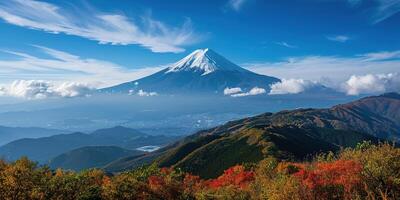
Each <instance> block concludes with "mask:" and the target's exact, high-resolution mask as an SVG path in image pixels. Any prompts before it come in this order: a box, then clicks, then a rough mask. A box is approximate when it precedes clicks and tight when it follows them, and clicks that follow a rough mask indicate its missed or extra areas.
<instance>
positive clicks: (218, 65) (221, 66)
mask: <svg viewBox="0 0 400 200" xmlns="http://www.w3.org/2000/svg"><path fill="white" fill-rule="evenodd" d="M216 70H240V71H241V70H244V69H243V68H241V67H239V66H237V65H235V64H233V63H232V62H230V61H229V60H227V59H225V58H224V57H222V56H220V55H218V54H217V53H215V52H214V51H213V50H211V49H198V50H195V51H193V52H192V53H191V54H189V55H188V56H186V57H185V58H183V59H182V60H180V61H178V62H177V63H175V64H173V65H172V66H171V67H169V68H168V70H167V71H166V72H165V73H172V72H180V71H193V72H200V73H201V75H202V76H204V75H207V74H210V73H212V72H214V71H216Z"/></svg>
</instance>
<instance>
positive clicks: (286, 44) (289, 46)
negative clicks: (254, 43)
mask: <svg viewBox="0 0 400 200" xmlns="http://www.w3.org/2000/svg"><path fill="white" fill-rule="evenodd" d="M275 44H277V45H280V46H283V47H286V48H290V49H294V48H297V46H294V45H291V44H288V43H287V42H276V43H275Z"/></svg>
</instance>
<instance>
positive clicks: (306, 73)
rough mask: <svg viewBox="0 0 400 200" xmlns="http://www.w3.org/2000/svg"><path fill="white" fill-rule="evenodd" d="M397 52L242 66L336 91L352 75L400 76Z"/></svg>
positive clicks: (309, 58) (316, 57) (312, 57)
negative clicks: (398, 74) (394, 74)
mask: <svg viewBox="0 0 400 200" xmlns="http://www.w3.org/2000/svg"><path fill="white" fill-rule="evenodd" d="M398 52H399V51H393V52H383V53H382V52H377V53H376V52H375V53H374V52H372V53H368V54H363V55H356V56H352V57H340V56H306V57H291V58H287V59H285V60H284V61H280V62H266V63H247V64H242V66H244V67H245V68H247V69H249V70H251V71H254V72H256V73H259V74H264V75H269V76H275V77H278V78H281V79H304V80H311V81H317V82H321V83H323V84H324V85H326V86H328V87H331V88H337V87H339V86H340V84H341V83H343V82H345V81H347V79H348V78H349V77H350V76H352V75H358V76H360V75H365V74H366V73H370V74H388V73H400V67H399V66H400V56H399V53H398Z"/></svg>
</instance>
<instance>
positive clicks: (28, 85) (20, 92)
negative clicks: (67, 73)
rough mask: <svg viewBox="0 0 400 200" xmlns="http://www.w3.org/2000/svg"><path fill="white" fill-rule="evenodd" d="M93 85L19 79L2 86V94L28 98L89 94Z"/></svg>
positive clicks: (0, 89)
mask: <svg viewBox="0 0 400 200" xmlns="http://www.w3.org/2000/svg"><path fill="white" fill-rule="evenodd" d="M93 91H94V88H93V87H90V86H89V85H86V84H82V83H74V82H65V83H62V84H59V85H56V84H54V83H51V82H48V81H41V80H17V81H14V82H13V83H12V84H11V85H10V86H8V87H1V88H0V95H2V96H12V97H18V98H26V99H44V98H48V97H78V96H87V95H90V94H91V93H92V92H93Z"/></svg>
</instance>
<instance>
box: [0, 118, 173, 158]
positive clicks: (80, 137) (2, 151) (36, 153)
mask: <svg viewBox="0 0 400 200" xmlns="http://www.w3.org/2000/svg"><path fill="white" fill-rule="evenodd" d="M177 139H178V138H177V137H176V136H163V135H160V136H152V135H147V134H145V133H141V132H139V131H136V130H134V129H130V128H125V127H120V126H117V127H114V128H109V129H101V130H97V131H95V132H93V133H92V134H84V133H72V134H62V135H54V136H51V137H43V138H37V139H21V140H16V141H13V142H11V143H8V144H6V145H4V146H2V147H0V157H4V158H5V159H6V160H16V159H18V158H20V157H21V156H27V157H28V158H29V159H31V160H35V161H38V162H40V163H47V162H48V161H49V160H50V159H52V158H54V157H55V156H58V155H60V154H62V153H65V152H67V151H70V150H73V149H76V148H80V147H84V146H118V147H121V148H126V149H135V148H139V147H142V146H148V145H154V146H163V145H166V144H168V143H170V142H172V141H175V140H177Z"/></svg>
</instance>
